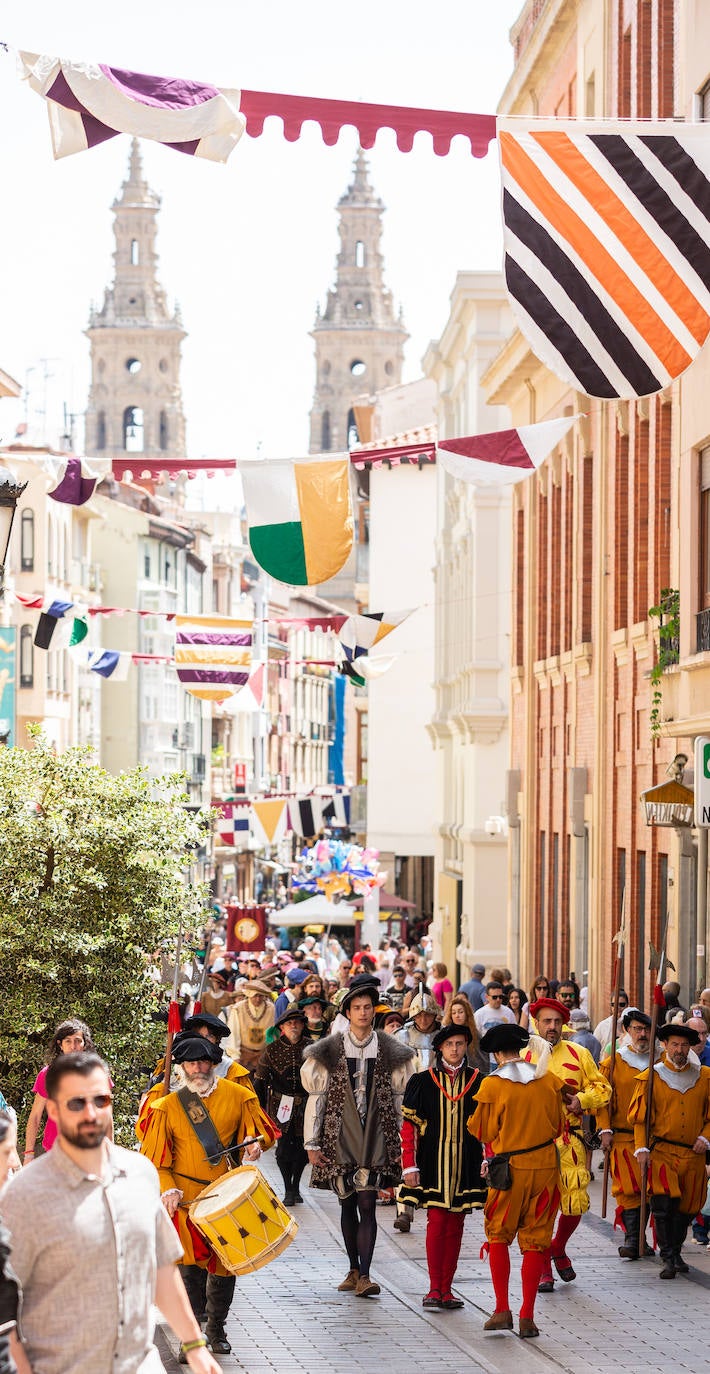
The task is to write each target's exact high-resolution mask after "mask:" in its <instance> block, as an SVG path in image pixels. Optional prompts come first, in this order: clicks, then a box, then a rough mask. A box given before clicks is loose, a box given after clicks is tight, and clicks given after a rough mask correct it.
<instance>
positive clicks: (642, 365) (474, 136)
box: [18, 52, 710, 570]
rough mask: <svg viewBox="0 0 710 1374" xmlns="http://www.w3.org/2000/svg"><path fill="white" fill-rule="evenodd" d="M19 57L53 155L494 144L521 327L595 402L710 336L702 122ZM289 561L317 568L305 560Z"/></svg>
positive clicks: (709, 167) (707, 158) (654, 383)
mask: <svg viewBox="0 0 710 1374" xmlns="http://www.w3.org/2000/svg"><path fill="white" fill-rule="evenodd" d="M18 60H19V70H20V75H21V77H22V78H23V79H24V80H26V81H27V82H28V84H29V86H30V88H31V89H32V90H34V91H36V92H37V94H38V95H40V96H42V97H43V98H44V100H45V101H46V103H47V111H48V115H49V125H50V133H51V140H52V148H53V152H54V156H55V157H57V158H59V157H65V156H67V155H68V154H71V153H76V152H80V151H82V150H86V149H89V148H92V147H95V146H96V145H98V144H100V143H103V142H105V141H106V140H107V139H110V138H113V137H115V136H116V135H117V134H120V133H126V134H130V135H133V136H134V137H140V138H147V139H152V140H153V141H155V142H158V143H162V144H164V145H166V146H169V147H171V148H174V149H176V150H178V151H180V152H182V153H187V154H189V155H191V156H195V157H203V158H208V159H210V160H212V161H216V162H226V160H227V158H228V157H229V155H230V153H231V152H232V151H233V150H234V148H235V147H236V145H237V143H238V142H239V139H240V138H241V137H242V135H243V134H244V133H245V132H246V133H247V135H250V136H251V137H254V138H256V137H259V136H260V135H261V134H262V133H263V129H264V122H265V120H266V119H267V118H269V117H271V116H276V117H277V118H280V119H281V121H282V125H283V133H284V137H285V138H286V139H287V140H288V141H290V142H293V141H295V140H296V139H298V138H299V137H300V134H301V132H302V128H303V125H304V123H306V122H308V121H311V120H313V121H315V122H316V123H318V124H319V125H320V128H321V132H322V135H323V139H324V142H325V143H326V144H328V145H333V144H335V143H336V142H337V140H338V137H339V135H340V132H341V130H342V129H343V128H344V127H345V126H346V125H351V126H354V127H355V129H356V130H357V133H358V137H359V140H360V145H361V147H363V148H371V147H372V146H373V145H374V142H375V139H376V137H377V134H378V132H379V131H380V130H381V129H385V128H388V129H392V130H394V132H395V136H396V140H397V146H398V147H399V149H400V150H401V151H402V152H409V151H410V150H411V149H412V147H413V144H414V137H415V135H416V133H417V132H419V131H428V132H429V133H430V135H431V138H432V146H433V151H434V153H436V154H437V155H439V156H443V155H445V154H447V153H448V152H449V151H450V148H451V140H452V138H454V137H456V136H457V135H462V136H464V137H465V138H467V139H468V141H469V143H470V147H471V152H472V153H473V155H474V156H475V157H483V156H485V154H486V153H487V151H488V147H489V145H490V143H491V142H492V141H493V140H494V139H497V142H498V149H499V156H500V163H501V175H502V183H503V229H504V251H505V262H504V271H505V280H506V286H507V289H508V294H509V297H510V300H511V304H512V307H513V311H514V314H515V317H516V320H517V323H518V325H519V327H520V329H521V331H522V333H523V334H524V336H525V337H526V339H527V341H528V343H529V344H530V346H531V348H532V349H533V351H534V352H535V353H536V355H537V356H538V357H539V358H540V360H541V361H542V362H543V363H544V364H545V366H547V367H548V368H550V369H551V370H552V371H553V372H555V373H557V375H558V376H560V377H562V378H563V379H564V380H565V381H566V382H567V383H568V384H570V385H572V386H573V387H575V388H576V389H577V390H578V391H581V392H583V393H585V394H587V395H589V396H592V397H595V398H598V399H601V400H613V399H616V398H623V399H635V398H641V397H644V396H650V395H654V394H655V393H657V392H659V391H661V390H663V389H664V388H665V387H667V386H668V385H669V383H670V382H671V381H673V380H674V379H675V378H677V377H679V376H680V375H681V374H682V373H683V372H684V371H685V370H686V368H688V367H689V366H690V365H691V363H692V362H693V361H694V359H695V358H696V357H697V355H698V353H699V351H700V349H701V348H702V346H703V344H704V343H705V341H706V339H707V337H708V334H709V333H710V134H709V132H708V128H707V124H706V123H703V122H699V123H697V124H689V123H684V122H677V121H671V120H667V121H660V122H656V123H652V122H650V121H637V122H634V121H630V120H618V119H617V120H597V121H592V120H577V119H575V120H559V119H544V118H533V119H525V118H520V117H515V118H511V117H502V118H500V117H499V118H496V116H495V115H492V114H473V113H467V112H463V111H461V112H456V111H451V110H431V109H425V108H407V107H402V106H394V105H376V104H366V103H361V102H354V101H342V100H329V99H323V98H321V97H311V96H290V95H284V94H277V93H273V92H265V91H245V90H239V89H231V88H230V89H225V88H220V87H217V86H214V85H210V84H208V83H205V82H199V81H193V80H182V79H178V78H173V77H167V78H166V77H159V76H149V75H146V74H144V73H139V72H133V71H126V70H123V69H118V68H115V67H111V66H109V65H106V64H95V63H94V64H92V63H88V62H73V61H70V60H67V59H60V58H56V57H51V56H47V55H39V54H36V53H29V52H20V53H18ZM213 466H214V465H213ZM293 499H294V496H293V491H292V492H291V496H290V497H289V500H291V501H292V500H293ZM301 514H303V512H302V510H301ZM267 523H268V522H267ZM277 523H279V522H277ZM290 556H291V557H293V558H297V557H301V561H302V562H304V561H305V567H306V570H307V569H308V559H307V556H306V557H305V559H304V558H303V556H302V554H299V552H298V548H297V549H296V553H294V551H293V549H291V550H290Z"/></svg>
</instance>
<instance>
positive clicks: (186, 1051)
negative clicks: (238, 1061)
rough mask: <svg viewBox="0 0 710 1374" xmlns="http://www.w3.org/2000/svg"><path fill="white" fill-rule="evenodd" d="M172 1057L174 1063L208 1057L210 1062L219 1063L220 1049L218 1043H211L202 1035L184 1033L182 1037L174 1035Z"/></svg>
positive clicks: (220, 1060) (220, 1059) (220, 1057)
mask: <svg viewBox="0 0 710 1374" xmlns="http://www.w3.org/2000/svg"><path fill="white" fill-rule="evenodd" d="M183 1035H184V1032H183ZM173 1059H174V1060H175V1063H176V1064H184V1063H185V1062H186V1061H188V1062H189V1061H194V1060H196V1059H208V1060H209V1061H210V1063H211V1064H221V1062H222V1049H221V1047H220V1046H219V1045H213V1044H212V1041H211V1040H206V1039H205V1037H204V1035H186V1036H185V1038H184V1039H183V1036H177V1035H176V1037H175V1040H174V1041H173Z"/></svg>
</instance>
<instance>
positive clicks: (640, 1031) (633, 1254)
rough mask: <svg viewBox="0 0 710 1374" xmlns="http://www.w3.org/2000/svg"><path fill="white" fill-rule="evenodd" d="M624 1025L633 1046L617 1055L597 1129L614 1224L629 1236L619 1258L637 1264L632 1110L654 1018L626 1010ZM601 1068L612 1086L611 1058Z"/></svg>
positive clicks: (636, 1168) (638, 1182)
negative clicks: (607, 1159)
mask: <svg viewBox="0 0 710 1374" xmlns="http://www.w3.org/2000/svg"><path fill="white" fill-rule="evenodd" d="M621 1023H622V1026H623V1028H624V1030H625V1031H626V1034H627V1035H628V1037H629V1042H630V1043H629V1044H627V1045H622V1046H621V1048H620V1049H618V1050H617V1051H616V1062H615V1064H614V1090H613V1093H612V1097H611V1100H610V1101H609V1102H607V1103H605V1104H604V1106H603V1107H602V1108H601V1109H600V1111H599V1112H598V1113H597V1129H598V1131H599V1133H600V1135H601V1141H602V1150H603V1151H604V1154H610V1162H609V1172H610V1174H611V1192H612V1196H613V1197H614V1199H615V1200H616V1218H615V1221H614V1224H615V1225H616V1224H617V1222H618V1223H620V1224H621V1226H623V1229H624V1231H625V1233H626V1235H625V1239H624V1243H623V1245H620V1246H619V1255H620V1257H621V1259H629V1260H637V1259H638V1257H639V1227H640V1224H641V1171H640V1169H639V1165H638V1160H637V1159H636V1156H635V1155H634V1131H633V1126H630V1125H629V1108H630V1106H631V1099H632V1097H633V1095H634V1092H635V1091H636V1084H637V1080H638V1075H639V1074H640V1073H643V1072H644V1070H645V1069H647V1068H648V1050H649V1044H650V1031H651V1018H650V1016H647V1015H646V1013H645V1012H643V1011H639V1009H638V1007H627V1009H626V1011H625V1012H624V1015H623V1016H622V1018H621ZM599 1068H600V1071H601V1072H602V1073H603V1074H604V1077H605V1078H606V1079H607V1082H611V1076H610V1075H611V1057H610V1056H609V1057H608V1058H606V1059H603V1060H602V1062H601V1064H600V1065H599ZM644 1244H645V1253H646V1254H647V1255H652V1254H653V1253H654V1251H653V1250H652V1248H651V1246H650V1245H648V1243H646V1241H645V1238H644Z"/></svg>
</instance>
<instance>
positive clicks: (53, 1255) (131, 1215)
mask: <svg viewBox="0 0 710 1374" xmlns="http://www.w3.org/2000/svg"><path fill="white" fill-rule="evenodd" d="M2 1215H3V1220H4V1221H5V1223H6V1225H7V1226H8V1228H9V1230H10V1231H11V1233H12V1264H13V1268H14V1269H15V1272H16V1273H17V1276H18V1278H19V1280H20V1283H21V1285H22V1290H23V1299H22V1317H21V1327H22V1337H23V1342H24V1345H25V1348H26V1351H27V1357H28V1359H29V1361H30V1364H31V1365H32V1370H33V1374H139V1372H140V1374H154V1371H155V1374H157V1372H158V1371H160V1370H161V1369H162V1367H163V1366H162V1364H161V1362H160V1357H159V1355H158V1352H157V1350H156V1348H155V1346H154V1344H153V1331H154V1322H153V1318H152V1314H151V1307H152V1303H153V1301H154V1296H155V1281H156V1274H157V1270H158V1269H161V1268H163V1267H164V1266H165V1265H169V1264H173V1263H174V1262H175V1261H176V1260H179V1259H180V1258H181V1256H182V1246H181V1244H180V1241H179V1239H178V1236H177V1232H176V1230H175V1228H174V1226H173V1225H172V1223H171V1222H170V1221H169V1219H168V1216H167V1213H166V1212H165V1209H164V1207H163V1206H162V1204H161V1202H160V1183H159V1180H158V1174H157V1172H156V1170H155V1169H154V1168H153V1165H152V1164H151V1163H150V1162H149V1160H147V1159H144V1158H143V1156H142V1155H139V1154H134V1153H133V1151H131V1150H124V1149H121V1147H120V1146H118V1145H113V1144H108V1154H107V1160H106V1164H105V1168H104V1172H103V1175H102V1177H101V1178H99V1177H97V1175H95V1174H86V1173H84V1171H83V1169H80V1168H78V1166H77V1165H76V1164H74V1162H73V1161H72V1160H71V1159H70V1158H69V1155H68V1154H67V1153H66V1151H65V1150H63V1149H62V1148H61V1145H60V1143H59V1141H57V1143H56V1144H55V1145H54V1147H53V1149H51V1150H50V1151H49V1152H48V1154H46V1155H43V1156H42V1158H41V1159H38V1160H36V1161H35V1163H34V1164H30V1165H28V1166H27V1167H26V1168H24V1169H23V1170H22V1172H21V1173H19V1174H16V1175H15V1177H14V1178H13V1179H12V1181H11V1182H10V1184H9V1185H8V1187H7V1188H6V1189H5V1192H4V1193H3V1197H2Z"/></svg>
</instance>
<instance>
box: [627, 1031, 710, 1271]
mask: <svg viewBox="0 0 710 1374" xmlns="http://www.w3.org/2000/svg"><path fill="white" fill-rule="evenodd" d="M658 1039H659V1040H662V1041H663V1042H664V1045H665V1052H664V1054H663V1057H662V1058H661V1059H659V1061H658V1063H657V1064H654V1066H653V1073H654V1082H653V1096H652V1100H651V1137H650V1140H649V1141H648V1142H647V1140H646V1109H647V1091H648V1078H649V1071H648V1069H646V1072H645V1073H642V1074H640V1075H639V1077H638V1079H637V1082H636V1090H635V1092H634V1095H633V1097H632V1099H631V1106H630V1108H629V1121H630V1122H631V1124H632V1126H633V1128H634V1142H635V1146H636V1149H635V1154H636V1158H637V1159H638V1161H639V1164H640V1165H643V1163H644V1161H645V1162H647V1164H648V1187H649V1191H650V1194H651V1211H652V1212H653V1220H654V1224H655V1227H656V1235H657V1236H658V1245H659V1249H660V1252H661V1259H662V1260H663V1268H662V1269H661V1272H660V1274H659V1276H658V1277H659V1278H661V1279H674V1278H675V1276H676V1274H687V1272H688V1265H687V1264H686V1263H685V1260H684V1259H683V1257H682V1255H681V1247H682V1245H683V1241H684V1240H685V1237H686V1235H687V1231H688V1225H689V1222H690V1221H691V1220H692V1218H693V1217H694V1216H695V1214H696V1212H699V1211H700V1209H701V1207H702V1206H703V1204H704V1202H705V1197H706V1194H707V1177H706V1172H705V1158H706V1152H707V1151H708V1150H710V1069H708V1068H704V1067H703V1065H702V1064H701V1063H700V1062H699V1060H698V1058H697V1056H696V1055H692V1057H691V1049H692V1048H693V1046H695V1045H697V1044H698V1043H699V1040H700V1036H699V1035H698V1032H697V1031H696V1030H693V1028H692V1026H683V1025H680V1026H679V1025H676V1024H675V1022H670V1024H669V1025H665V1026H662V1027H661V1029H660V1030H659V1032H658ZM647 1146H650V1150H649V1149H648V1148H647Z"/></svg>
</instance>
